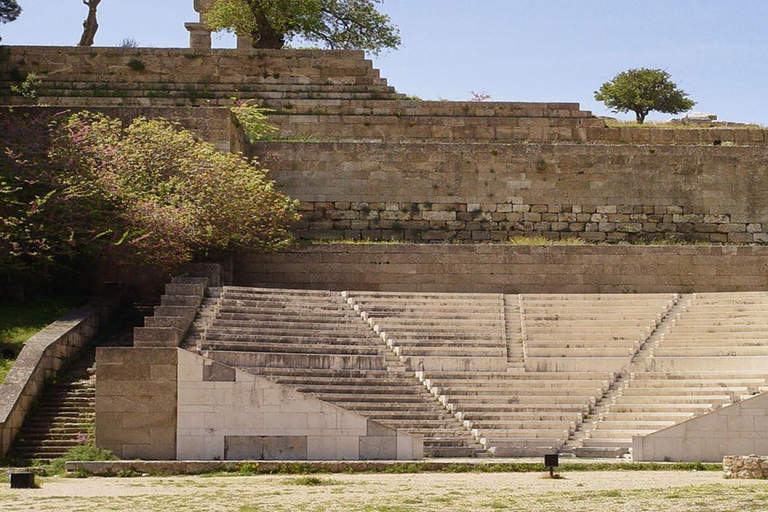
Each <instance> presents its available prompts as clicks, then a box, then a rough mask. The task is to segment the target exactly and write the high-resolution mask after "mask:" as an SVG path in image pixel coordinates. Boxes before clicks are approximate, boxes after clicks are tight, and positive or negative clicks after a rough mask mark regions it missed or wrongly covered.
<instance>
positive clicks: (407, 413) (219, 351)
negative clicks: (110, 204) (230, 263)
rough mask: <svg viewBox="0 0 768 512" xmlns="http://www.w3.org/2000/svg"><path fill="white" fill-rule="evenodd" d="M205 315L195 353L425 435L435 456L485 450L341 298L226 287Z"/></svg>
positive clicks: (192, 344)
mask: <svg viewBox="0 0 768 512" xmlns="http://www.w3.org/2000/svg"><path fill="white" fill-rule="evenodd" d="M204 311H207V312H208V313H209V318H208V320H205V321H202V322H198V323H196V325H194V326H193V329H192V335H191V336H190V338H189V341H188V348H191V349H194V350H197V351H199V352H200V353H201V354H203V355H205V356H206V357H209V358H211V359H213V360H216V361H218V362H221V363H224V364H228V365H231V366H236V367H239V368H241V369H244V370H246V371H250V372H252V373H254V374H257V375H260V376H263V377H266V378H269V379H271V380H273V381H275V382H277V383H280V384H284V385H287V386H290V387H292V388H294V389H296V390H297V391H300V392H303V393H307V394H310V395H312V396H315V397H316V398H319V399H321V400H325V401H328V402H331V403H334V404H336V405H338V406H340V407H344V408H346V409H349V410H352V411H355V412H357V413H359V414H363V415H365V416H367V417H369V418H371V419H375V420H377V421H380V422H381V423H383V424H386V425H388V426H392V427H395V428H400V429H405V430H407V431H409V432H413V433H419V434H422V435H424V437H425V442H424V444H425V453H426V454H427V455H429V456H443V457H446V456H447V457H467V456H475V455H478V454H480V453H481V452H482V451H483V448H482V447H481V446H480V445H479V444H478V443H477V442H476V441H475V440H474V439H473V438H472V436H471V435H470V433H469V431H468V430H467V429H466V428H464V426H463V425H462V423H461V422H460V421H459V420H457V418H455V417H454V416H453V415H452V414H451V413H450V412H449V411H447V410H446V409H445V408H444V407H443V406H442V405H441V404H440V403H439V402H438V401H437V399H436V398H435V397H433V396H432V395H431V394H430V393H429V392H428V391H427V390H426V389H425V388H424V387H423V386H422V385H421V384H420V383H419V381H418V380H417V379H416V378H415V376H414V374H413V373H412V372H409V371H407V370H406V369H405V367H404V366H403V364H402V363H401V362H400V360H399V359H398V358H397V356H395V354H393V353H392V352H391V351H390V350H389V349H388V348H387V347H386V345H385V344H384V343H383V342H382V341H381V340H380V339H379V338H378V337H377V336H376V335H374V333H373V332H372V331H371V330H370V329H368V328H367V326H366V325H365V324H364V323H363V322H361V321H360V319H359V318H358V317H357V316H356V315H355V314H354V312H353V311H352V310H351V308H349V307H348V306H347V304H346V303H345V301H344V300H343V299H342V297H341V295H340V294H338V293H332V292H326V291H309V290H300V291H297V290H277V289H255V288H238V287H224V288H223V289H222V290H221V291H220V296H219V297H218V298H213V299H212V300H211V302H210V303H209V304H208V309H207V310H206V306H205V305H204Z"/></svg>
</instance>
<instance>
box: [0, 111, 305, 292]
mask: <svg viewBox="0 0 768 512" xmlns="http://www.w3.org/2000/svg"><path fill="white" fill-rule="evenodd" d="M0 129H2V132H3V133H4V146H5V151H4V152H3V153H0V290H2V288H3V284H5V285H7V284H9V283H11V284H13V281H14V280H16V281H22V283H21V284H22V285H24V281H26V282H31V281H34V280H35V279H37V280H38V281H41V280H42V281H45V280H46V279H47V278H48V277H49V276H51V275H57V274H60V273H61V272H65V273H66V272H70V270H68V268H71V267H72V265H71V263H72V262H81V261H84V260H87V261H92V260H105V259H109V260H111V261H115V262H118V263H135V264H149V265H153V266H156V267H159V268H162V269H164V270H172V269H173V267H175V266H176V265H178V264H180V263H183V262H185V261H189V260H190V259H192V258H193V257H194V256H196V255H202V254H205V253H206V252H208V251H212V250H237V249H246V248H254V249H261V250H274V249H279V248H281V247H284V246H285V245H287V244H289V243H290V242H291V234H290V232H289V228H290V225H291V223H292V222H293V221H295V220H296V219H297V218H298V215H297V213H296V204H295V202H294V201H292V200H291V199H290V198H288V197H287V196H285V195H284V194H282V193H280V192H278V191H277V190H275V188H274V185H273V183H272V182H271V181H270V180H268V179H267V172H266V171H265V170H263V169H260V168H259V167H258V166H257V165H255V162H251V161H248V160H246V159H245V158H243V157H242V156H240V155H235V154H231V153H221V152H219V151H217V150H216V149H215V148H214V146H213V145H212V144H209V143H206V142H203V141H201V140H199V139H198V138H197V137H195V136H194V134H192V133H191V132H189V131H187V130H184V129H183V128H181V127H180V126H179V125H177V124H175V123H171V122H169V121H165V120H162V119H151V120H148V119H143V118H138V119H135V120H133V121H132V122H131V123H130V124H129V125H124V124H123V123H122V122H121V121H119V120H116V119H111V118H109V117H106V116H103V115H99V114H91V113H87V112H81V113H78V114H75V115H73V116H71V117H69V118H65V119H61V120H59V121H58V122H56V123H55V124H54V125H52V126H50V127H49V125H48V119H42V118H34V117H30V115H28V114H26V113H23V112H22V113H18V114H17V113H8V112H7V111H6V112H4V113H3V112H0Z"/></svg>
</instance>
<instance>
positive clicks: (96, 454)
mask: <svg viewBox="0 0 768 512" xmlns="http://www.w3.org/2000/svg"><path fill="white" fill-rule="evenodd" d="M104 460H117V457H115V456H114V455H113V454H112V452H111V451H109V450H102V449H101V448H97V447H96V446H95V445H93V444H82V445H78V446H73V447H72V448H70V449H69V450H67V453H65V454H64V455H62V456H61V457H59V458H58V459H54V460H53V461H51V471H52V472H53V473H54V474H63V473H64V471H65V469H66V466H65V464H66V463H67V462H69V461H104Z"/></svg>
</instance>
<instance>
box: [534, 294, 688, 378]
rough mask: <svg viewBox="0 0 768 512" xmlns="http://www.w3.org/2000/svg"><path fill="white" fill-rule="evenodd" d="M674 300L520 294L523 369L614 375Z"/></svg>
mask: <svg viewBox="0 0 768 512" xmlns="http://www.w3.org/2000/svg"><path fill="white" fill-rule="evenodd" d="M675 299H676V296H675V295H674V294H649V295H634V294H603V295H525V296H524V297H523V306H522V308H523V313H524V316H525V335H524V337H523V342H524V344H525V365H526V370H528V371H544V372H551V371H555V372H560V371H566V372H567V371H577V372H578V371H604V372H613V373H618V372H620V371H621V370H622V368H623V367H624V366H626V365H627V364H628V363H629V361H630V358H631V357H632V356H633V355H634V354H635V352H636V351H637V349H638V347H639V346H640V345H641V343H643V342H644V341H645V340H646V339H647V337H648V335H649V334H650V333H651V332H653V331H654V330H655V329H656V327H657V325H658V323H659V322H660V320H661V318H662V317H663V316H664V315H665V313H666V311H667V310H668V308H669V307H670V306H671V305H672V304H673V303H674V301H675Z"/></svg>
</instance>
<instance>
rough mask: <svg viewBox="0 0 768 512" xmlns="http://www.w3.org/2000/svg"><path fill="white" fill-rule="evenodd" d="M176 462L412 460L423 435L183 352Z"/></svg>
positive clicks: (419, 450) (418, 455)
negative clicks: (390, 425) (410, 432)
mask: <svg viewBox="0 0 768 512" xmlns="http://www.w3.org/2000/svg"><path fill="white" fill-rule="evenodd" d="M178 407H179V409H178V411H179V412H178V414H179V417H178V430H177V439H178V449H177V459H178V460H242V459H252V460H415V459H421V457H422V454H423V441H422V438H421V436H415V435H412V434H408V433H406V432H404V431H397V430H395V429H392V428H389V427H385V426H384V425H381V424H379V423H376V422H375V421H372V420H369V419H367V418H365V417H363V416H360V415H358V414H355V413H352V412H350V411H347V410H344V409H341V408H339V407H337V406H334V405H332V404H330V403H328V402H323V401H321V400H317V399H315V398H311V397H309V396H307V395H304V394H302V393H298V392H296V391H293V390H291V389H289V388H287V387H285V386H281V385H279V384H275V383H273V382H270V381H268V380H266V379H264V378H260V377H258V376H256V375H253V374H250V373H247V372H243V371H239V370H236V369H235V368H232V367H228V366H225V365H222V364H219V363H216V362H214V361H211V360H207V359H205V358H203V357H202V356H199V355H196V354H193V353H192V352H187V351H184V350H180V351H179V401H178Z"/></svg>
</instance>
